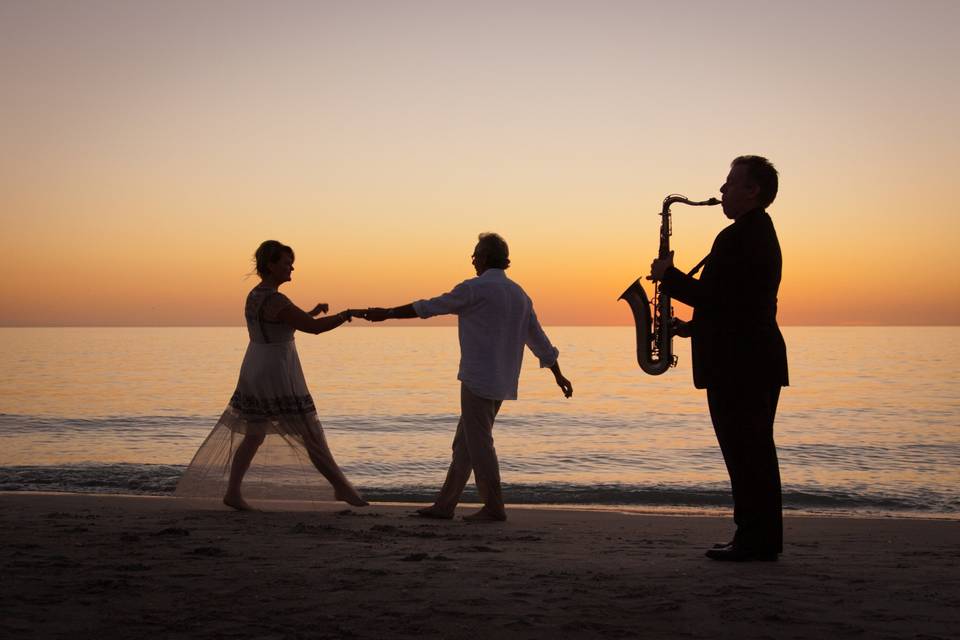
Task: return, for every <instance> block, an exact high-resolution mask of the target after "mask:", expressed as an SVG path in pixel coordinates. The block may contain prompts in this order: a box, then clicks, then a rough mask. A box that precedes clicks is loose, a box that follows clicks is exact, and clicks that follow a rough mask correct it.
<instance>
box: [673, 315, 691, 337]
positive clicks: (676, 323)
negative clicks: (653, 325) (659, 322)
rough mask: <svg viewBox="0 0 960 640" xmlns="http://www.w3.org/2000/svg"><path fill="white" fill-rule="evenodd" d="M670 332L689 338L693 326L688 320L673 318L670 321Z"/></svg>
mask: <svg viewBox="0 0 960 640" xmlns="http://www.w3.org/2000/svg"><path fill="white" fill-rule="evenodd" d="M670 333H671V334H672V335H675V336H677V337H678V338H689V337H690V336H691V334H692V333H693V328H692V327H691V326H690V323H689V322H684V321H683V320H681V319H680V318H674V319H673V322H671V323H670Z"/></svg>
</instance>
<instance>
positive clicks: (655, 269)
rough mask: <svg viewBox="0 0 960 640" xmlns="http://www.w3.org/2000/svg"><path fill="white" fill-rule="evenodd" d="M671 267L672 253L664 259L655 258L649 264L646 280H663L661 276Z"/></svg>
mask: <svg viewBox="0 0 960 640" xmlns="http://www.w3.org/2000/svg"><path fill="white" fill-rule="evenodd" d="M672 266H673V251H671V252H670V255H669V256H668V257H666V258H657V259H656V260H654V261H653V262H651V263H650V275H648V276H647V280H663V275H664V274H665V273H666V272H667V269H669V268H670V267H672Z"/></svg>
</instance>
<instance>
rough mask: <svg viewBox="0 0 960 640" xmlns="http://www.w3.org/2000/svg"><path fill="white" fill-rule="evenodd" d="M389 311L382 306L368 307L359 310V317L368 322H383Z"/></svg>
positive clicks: (388, 315)
mask: <svg viewBox="0 0 960 640" xmlns="http://www.w3.org/2000/svg"><path fill="white" fill-rule="evenodd" d="M390 311H391V310H390V309H384V308H383V307H370V308H369V309H365V310H364V311H361V312H360V316H359V317H361V318H363V319H364V320H369V321H370V322H383V321H384V320H386V319H388V318H389V317H390Z"/></svg>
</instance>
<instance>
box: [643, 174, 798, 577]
mask: <svg viewBox="0 0 960 640" xmlns="http://www.w3.org/2000/svg"><path fill="white" fill-rule="evenodd" d="M730 167H731V168H730V173H729V175H728V176H727V181H726V182H725V183H724V185H723V186H722V187H721V188H720V191H721V192H722V193H723V212H724V214H726V216H727V217H728V218H730V219H731V220H733V224H731V225H730V226H728V227H727V228H725V229H724V230H723V231H721V232H720V234H719V235H717V238H716V240H714V243H713V248H712V249H711V250H710V255H709V257H708V258H707V261H706V266H705V267H704V269H703V274H702V275H701V277H700V279H699V280H697V279H695V278H693V277H692V276H689V275H687V274H685V273H683V272H682V271H679V270H678V269H676V268H675V267H674V266H673V257H672V255H671V257H670V258H667V259H662V260H654V261H653V263H652V264H651V266H650V279H652V280H661V281H662V285H663V289H664V291H665V292H666V293H667V295H670V296H671V297H673V298H676V299H677V300H680V301H681V302H684V303H686V304H688V305H690V306H692V307H693V319H692V320H691V321H690V322H688V323H683V322H677V326H676V335H678V336H681V337H691V338H692V344H691V348H692V356H693V380H694V385H695V386H696V387H697V388H698V389H706V390H707V403H708V405H709V407H710V417H711V419H712V421H713V427H714V430H715V432H716V434H717V441H718V442H719V444H720V449H721V451H722V452H723V459H724V461H725V462H726V466H727V472H728V473H729V475H730V485H731V489H732V492H733V503H734V512H733V513H734V515H733V517H734V521H735V522H736V525H737V530H736V534H735V535H734V538H733V540H732V541H731V542H730V543H727V544H725V545H717V546H716V547H715V548H713V549H711V550H709V551H707V556H708V557H710V558H713V559H714V560H734V561H745V560H776V558H777V555H778V554H779V553H781V552H782V551H783V517H782V507H781V490H780V468H779V465H778V462H777V450H776V446H775V444H774V440H773V422H774V416H775V414H776V411H777V400H778V399H779V397H780V388H781V387H782V386H786V385H787V384H788V379H787V353H786V346H785V345H784V342H783V336H782V335H781V334H780V329H779V327H778V326H777V290H778V288H779V286H780V272H781V266H782V260H781V255H780V244H779V242H778V241H777V234H776V232H775V231H774V228H773V222H772V221H771V219H770V216H769V215H768V214H767V212H766V211H765V209H766V208H767V207H768V206H769V205H770V204H771V203H772V202H773V200H774V198H776V195H777V183H778V178H777V171H776V169H775V168H774V167H773V165H772V164H770V162H769V161H768V160H767V159H765V158H761V157H758V156H741V157H738V158H736V159H735V160H734V161H733V162H732V163H731V165H730Z"/></svg>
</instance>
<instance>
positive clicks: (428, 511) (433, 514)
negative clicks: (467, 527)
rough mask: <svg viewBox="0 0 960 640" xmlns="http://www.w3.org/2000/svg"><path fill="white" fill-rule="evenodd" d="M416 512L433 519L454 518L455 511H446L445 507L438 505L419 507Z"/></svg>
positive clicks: (418, 514) (420, 515) (422, 516)
mask: <svg viewBox="0 0 960 640" xmlns="http://www.w3.org/2000/svg"><path fill="white" fill-rule="evenodd" d="M414 513H415V514H416V515H417V516H419V517H421V518H431V519H433V520H453V511H444V510H443V509H440V508H439V507H437V505H432V506H429V507H424V508H423V509H417V510H416V511H415V512H414Z"/></svg>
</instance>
